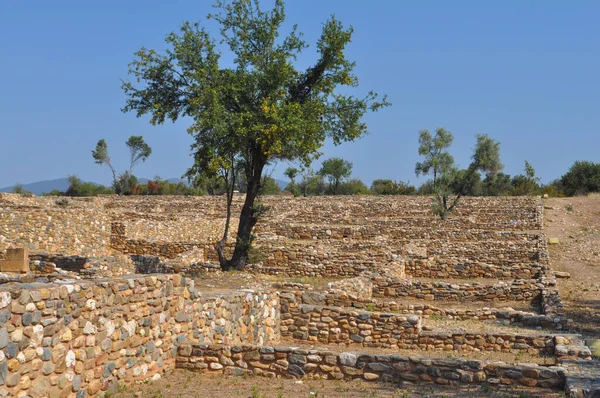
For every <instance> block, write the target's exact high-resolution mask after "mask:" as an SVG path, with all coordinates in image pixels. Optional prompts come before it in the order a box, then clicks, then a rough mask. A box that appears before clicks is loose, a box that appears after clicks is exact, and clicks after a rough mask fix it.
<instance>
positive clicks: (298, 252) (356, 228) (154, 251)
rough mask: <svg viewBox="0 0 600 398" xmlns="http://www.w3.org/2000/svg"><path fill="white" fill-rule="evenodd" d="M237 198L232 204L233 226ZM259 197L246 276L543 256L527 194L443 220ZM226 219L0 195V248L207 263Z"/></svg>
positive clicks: (504, 271) (407, 204)
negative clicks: (190, 257) (196, 257)
mask: <svg viewBox="0 0 600 398" xmlns="http://www.w3.org/2000/svg"><path fill="white" fill-rule="evenodd" d="M242 200H243V197H242V196H239V197H238V196H236V198H235V199H234V203H233V218H232V219H233V220H234V223H233V224H232V232H235V220H236V217H237V212H238V211H239V209H240V208H241V204H242ZM264 204H265V207H266V209H267V211H266V213H265V214H264V216H263V217H262V218H261V220H260V222H259V224H258V225H257V230H256V235H257V239H256V240H255V246H256V248H257V250H258V252H259V254H260V256H259V257H262V259H260V258H259V259H257V262H259V263H262V264H257V267H255V270H256V272H264V273H268V274H278V275H280V274H288V275H289V276H327V277H331V276H343V277H350V276H356V275H358V274H360V273H361V272H363V271H365V270H369V269H371V270H372V269H373V268H377V267H378V266H379V265H381V264H385V263H389V262H394V256H396V259H397V258H398V257H397V256H402V261H398V260H396V262H397V263H398V264H400V265H401V263H402V262H405V263H408V268H407V274H408V275H409V276H415V277H432V278H471V277H475V276H476V277H491V278H500V277H502V278H527V275H526V272H525V270H526V269H527V265H531V264H534V267H533V268H535V267H536V266H535V264H545V263H546V262H547V253H546V252H547V251H546V249H545V246H544V245H545V239H544V237H543V234H541V233H539V232H533V233H532V232H528V231H530V230H538V231H539V230H540V229H541V220H542V219H541V217H542V215H541V205H540V202H539V200H537V199H535V198H465V200H464V201H462V202H461V205H460V206H459V207H458V208H457V210H456V212H455V213H454V215H453V217H452V218H451V219H449V220H446V221H443V222H442V221H441V220H438V219H436V218H435V217H434V216H433V215H431V213H430V206H431V199H430V198H426V197H381V196H369V197H350V198H346V197H344V198H341V197H335V198H333V197H316V198H309V199H306V198H288V197H266V198H264ZM224 216H225V201H224V200H223V198H220V197H99V198H72V199H69V203H68V205H67V206H61V205H59V204H57V202H56V199H55V198H49V197H39V198H38V197H24V196H20V195H15V194H3V195H2V201H1V203H0V252H2V251H3V250H5V249H6V248H7V247H8V246H9V245H11V244H23V245H25V247H26V248H28V249H30V250H32V251H34V252H37V251H45V252H47V253H49V254H50V255H54V254H57V253H60V254H63V255H64V256H80V257H85V258H100V257H103V256H111V255H115V254H118V253H120V254H130V255H141V256H159V257H161V260H165V259H175V258H176V257H177V256H179V255H181V254H184V253H186V252H188V251H190V250H204V252H205V254H204V261H203V262H206V261H212V262H214V261H216V253H215V250H214V245H215V243H216V242H217V240H218V239H219V238H220V234H221V232H222V227H223V222H224ZM291 220H293V222H290V221H291ZM234 235H235V234H234ZM234 235H233V236H232V238H231V242H233V241H234V238H235V236H234ZM411 248H417V249H419V250H420V251H422V250H423V249H424V250H425V252H424V253H425V257H422V253H421V254H415V253H411ZM228 250H230V248H228ZM413 260H414V261H415V262H418V265H420V266H421V267H420V268H418V267H416V266H415V263H411V261H413ZM195 265H196V268H197V269H198V270H202V269H204V268H210V267H204V265H202V264H201V263H196V264H195ZM531 272H536V270H535V269H532V271H531Z"/></svg>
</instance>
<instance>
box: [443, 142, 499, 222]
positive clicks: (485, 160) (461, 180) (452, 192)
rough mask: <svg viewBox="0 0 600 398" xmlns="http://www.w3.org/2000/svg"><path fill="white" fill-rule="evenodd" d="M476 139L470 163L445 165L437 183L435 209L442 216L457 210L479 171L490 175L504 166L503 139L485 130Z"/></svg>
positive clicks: (476, 181) (471, 187)
mask: <svg viewBox="0 0 600 398" xmlns="http://www.w3.org/2000/svg"><path fill="white" fill-rule="evenodd" d="M476 138H477V143H476V145H475V149H474V150H473V156H472V157H471V164H470V165H469V167H468V168H467V169H465V170H458V169H457V168H456V166H455V165H454V164H452V165H450V166H448V165H446V166H445V167H444V168H443V169H442V173H441V174H440V175H439V178H438V181H437V183H436V185H435V187H434V191H435V197H434V201H433V207H432V208H433V212H434V214H436V215H438V216H439V217H440V218H441V219H442V220H445V219H446V218H447V217H448V215H449V214H450V213H451V212H452V211H453V210H454V208H455V207H456V205H458V203H459V202H460V199H461V197H462V196H464V195H466V194H467V193H469V192H474V190H475V189H476V187H477V184H478V181H479V182H480V181H481V179H480V177H479V173H480V172H484V173H486V175H487V177H488V178H492V175H493V174H496V173H498V172H499V171H500V170H502V168H503V167H504V166H503V165H502V163H501V162H500V143H499V142H497V141H495V140H493V139H491V138H490V137H488V136H487V135H485V134H476Z"/></svg>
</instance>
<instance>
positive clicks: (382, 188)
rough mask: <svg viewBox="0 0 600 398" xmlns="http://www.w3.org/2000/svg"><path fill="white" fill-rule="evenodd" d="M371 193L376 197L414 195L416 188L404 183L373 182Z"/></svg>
mask: <svg viewBox="0 0 600 398" xmlns="http://www.w3.org/2000/svg"><path fill="white" fill-rule="evenodd" d="M371 192H373V193H374V194H376V195H413V194H415V193H416V188H415V187H414V186H412V185H410V183H407V182H404V181H392V180H384V179H379V180H373V182H372V183H371Z"/></svg>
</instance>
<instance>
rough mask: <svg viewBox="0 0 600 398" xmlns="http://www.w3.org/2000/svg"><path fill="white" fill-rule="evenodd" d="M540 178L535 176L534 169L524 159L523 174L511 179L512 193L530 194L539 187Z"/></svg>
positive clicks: (518, 194)
mask: <svg viewBox="0 0 600 398" xmlns="http://www.w3.org/2000/svg"><path fill="white" fill-rule="evenodd" d="M539 181H540V179H539V178H538V177H536V176H535V169H534V168H533V166H532V165H531V164H530V163H529V162H528V161H527V160H526V161H525V174H519V175H516V176H514V177H513V179H512V182H511V183H512V187H513V191H512V194H513V195H516V196H520V195H532V194H533V193H534V192H536V191H537V190H538V189H539Z"/></svg>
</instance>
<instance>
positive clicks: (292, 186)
mask: <svg viewBox="0 0 600 398" xmlns="http://www.w3.org/2000/svg"><path fill="white" fill-rule="evenodd" d="M298 173H300V170H298V169H297V168H295V167H288V168H287V169H285V171H284V172H283V174H284V175H285V176H286V177H287V178H289V179H290V183H289V184H288V185H287V187H285V189H286V191H289V192H291V193H292V194H293V195H294V196H298V195H300V190H299V189H298V187H297V186H296V176H297V175H298Z"/></svg>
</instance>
